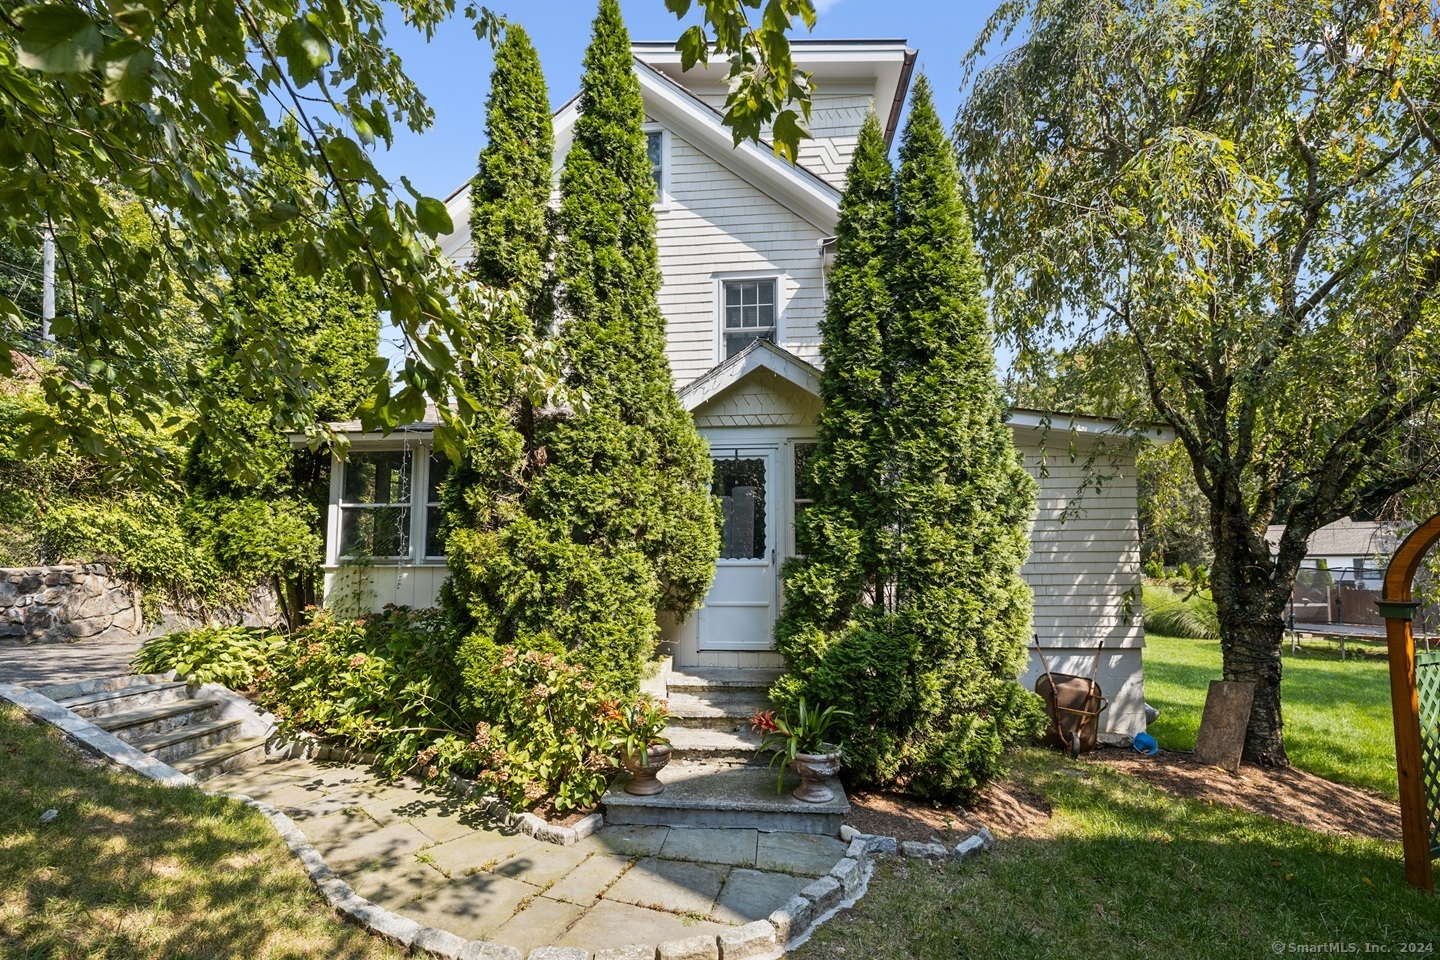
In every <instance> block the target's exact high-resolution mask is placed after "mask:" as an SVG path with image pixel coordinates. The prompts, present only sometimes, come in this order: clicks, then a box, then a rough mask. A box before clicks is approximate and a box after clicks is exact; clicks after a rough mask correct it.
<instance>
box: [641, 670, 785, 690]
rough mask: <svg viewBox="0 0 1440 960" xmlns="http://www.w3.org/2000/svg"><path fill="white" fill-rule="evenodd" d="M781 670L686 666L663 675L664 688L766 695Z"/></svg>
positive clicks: (780, 674)
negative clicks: (666, 675)
mask: <svg viewBox="0 0 1440 960" xmlns="http://www.w3.org/2000/svg"><path fill="white" fill-rule="evenodd" d="M784 673H785V671H784V670H766V669H761V668H758V667H756V668H746V667H686V668H685V669H684V670H672V671H670V675H669V677H668V678H666V687H667V688H668V689H669V692H670V693H671V694H672V695H673V694H676V693H699V692H701V691H710V690H727V691H730V692H732V693H738V692H740V691H742V690H749V691H753V692H756V693H760V694H765V693H767V692H768V691H769V690H770V687H771V686H773V685H774V683H775V681H776V680H779V679H780V677H781V676H782V675H783V674H784Z"/></svg>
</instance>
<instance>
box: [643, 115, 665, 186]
mask: <svg viewBox="0 0 1440 960" xmlns="http://www.w3.org/2000/svg"><path fill="white" fill-rule="evenodd" d="M645 155H646V156H647V157H649V158H650V175H651V176H652V177H654V178H655V200H656V201H657V202H659V201H661V200H663V199H664V198H665V131H663V130H652V131H648V132H647V133H646V134H645Z"/></svg>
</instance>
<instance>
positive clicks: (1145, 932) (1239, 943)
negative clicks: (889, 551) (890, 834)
mask: <svg viewBox="0 0 1440 960" xmlns="http://www.w3.org/2000/svg"><path fill="white" fill-rule="evenodd" d="M1016 764H1017V767H1018V774H1019V776H1020V779H1021V780H1022V781H1025V782H1027V784H1028V785H1030V786H1032V787H1033V788H1034V789H1036V790H1037V791H1038V792H1040V793H1041V794H1042V795H1043V796H1045V798H1046V799H1047V800H1048V801H1049V802H1050V803H1051V804H1052V805H1053V806H1054V818H1053V819H1052V821H1051V823H1050V824H1049V825H1048V827H1046V828H1044V829H1043V830H1042V831H1040V833H1039V834H1038V835H1035V836H1030V837H1024V838H1020V839H1017V840H1012V841H1008V842H1006V843H1004V844H1002V845H1000V847H999V848H998V849H997V850H996V852H995V853H994V854H993V855H991V856H989V857H985V858H980V859H977V860H973V861H968V862H966V863H964V864H959V865H953V866H933V865H930V864H925V863H918V862H913V861H897V860H890V861H887V862H885V863H882V864H881V865H880V866H879V867H878V869H877V872H876V876H875V877H874V879H872V881H871V884H870V890H869V893H868V894H867V896H866V898H865V899H864V900H863V901H861V902H860V904H858V905H857V907H856V908H855V910H853V911H851V912H850V913H849V914H847V915H845V916H842V917H841V918H840V919H838V920H837V921H836V922H834V923H832V924H831V925H830V926H828V927H825V928H822V929H821V931H820V932H819V933H818V934H817V936H816V939H815V941H814V942H813V943H812V944H811V945H807V946H806V947H805V948H803V949H802V950H801V951H799V952H798V953H797V954H796V957H797V960H822V958H824V960H828V958H832V957H842V956H843V957H856V956H863V957H867V958H876V960H900V958H907V960H909V958H914V960H950V958H958V957H974V958H990V957H995V958H1002V957H1006V958H1008V957H1027V958H1028V957H1035V958H1052V957H1054V958H1061V957H1064V958H1069V957H1075V958H1084V957H1136V958H1139V957H1155V956H1204V957H1206V958H1230V957H1234V958H1256V957H1263V956H1275V955H1287V954H1290V953H1299V952H1305V951H1304V950H1303V948H1298V947H1297V948H1292V947H1291V946H1290V945H1291V944H1297V945H1299V944H1323V943H1330V942H1336V943H1353V944H1356V945H1357V947H1356V948H1355V952H1358V953H1364V952H1366V947H1365V946H1364V945H1365V944H1367V943H1373V944H1384V945H1385V949H1386V950H1387V952H1391V953H1398V952H1400V949H1399V946H1398V945H1399V944H1400V943H1404V942H1410V943H1414V942H1422V943H1423V942H1435V941H1436V940H1437V939H1440V898H1436V897H1434V896H1431V895H1427V894H1422V893H1420V892H1418V891H1414V890H1410V889H1409V888H1407V887H1405V885H1404V882H1403V864H1402V860H1401V855H1400V848H1399V846H1398V844H1391V843H1382V842H1379V841H1372V840H1355V839H1348V838H1339V837H1332V836H1326V835H1322V834H1318V833H1313V832H1311V831H1308V830H1303V829H1300V828H1297V827H1291V826H1289V825H1286V824H1282V823H1278V822H1276V821H1273V820H1269V819H1267V818H1265V817H1259V816H1255V815H1252V814H1247V813H1244V812H1241V811H1237V810H1234V809H1231V808H1228V807H1225V806H1222V805H1218V804H1216V805H1211V804H1206V803H1201V802H1196V801H1188V800H1181V799H1177V798H1174V797H1170V796H1168V795H1166V794H1164V793H1162V792H1160V791H1158V790H1155V789H1153V788H1150V787H1148V786H1146V785H1144V784H1143V783H1141V782H1139V781H1137V780H1135V779H1134V778H1132V777H1127V776H1124V775H1123V774H1119V773H1116V772H1114V771H1112V770H1108V769H1106V768H1103V767H1097V766H1087V765H1084V764H1071V763H1069V762H1068V761H1064V760H1062V759H1060V758H1058V757H1054V756H1050V755H1041V754H1037V753H1035V752H1033V751H1026V752H1024V753H1022V754H1020V755H1019V756H1018V758H1017V760H1016ZM1275 943H1279V944H1280V950H1279V951H1278V952H1275V951H1274V947H1273V946H1272V945H1273V944H1275ZM1339 952H1346V951H1339Z"/></svg>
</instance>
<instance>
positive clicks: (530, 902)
mask: <svg viewBox="0 0 1440 960" xmlns="http://www.w3.org/2000/svg"><path fill="white" fill-rule="evenodd" d="M205 786H206V788H207V789H211V790H221V791H224V792H227V793H231V794H244V795H246V796H250V797H253V798H255V799H257V800H263V801H265V802H266V803H269V804H271V805H273V806H275V807H278V808H280V809H281V810H283V811H284V812H285V813H286V814H288V815H289V816H290V817H291V818H292V819H293V820H294V821H295V823H296V824H297V825H298V826H299V827H300V829H301V830H302V831H304V832H305V834H306V836H307V837H308V838H309V839H310V841H311V842H312V843H313V844H315V846H316V848H317V849H318V850H319V851H320V853H321V854H322V855H323V856H324V857H325V861H326V863H327V864H329V866H330V868H331V869H332V870H334V871H335V872H336V873H338V874H340V875H341V876H343V877H344V878H345V880H346V882H347V883H349V884H350V885H351V886H352V887H354V888H355V891H356V893H358V894H359V895H360V896H362V897H365V898H366V899H368V900H370V901H372V902H374V903H376V904H379V905H380V906H382V907H385V908H386V909H388V910H393V911H395V912H396V913H399V914H402V915H404V916H407V917H410V918H411V919H413V920H415V921H417V922H419V923H420V924H422V925H424V926H430V927H438V928H440V929H443V930H448V931H450V932H451V933H454V934H456V935H457V936H461V937H465V938H467V939H483V940H489V941H492V942H498V943H503V944H508V945H510V946H513V947H517V948H519V949H520V950H521V951H522V952H528V951H530V950H532V949H534V948H536V947H540V946H547V945H556V946H578V947H585V948H587V949H590V950H601V949H605V948H607V947H621V946H625V945H627V944H635V943H638V944H657V943H662V942H665V941H668V940H677V939H681V938H684V937H694V936H699V935H702V934H711V935H713V934H717V933H720V932H723V930H724V929H725V928H726V927H727V926H730V925H742V924H745V923H749V922H751V921H754V920H763V919H765V918H766V917H768V916H769V915H770V913H771V912H772V911H774V910H775V909H776V908H778V907H780V906H782V905H783V904H784V903H785V902H786V901H787V900H789V899H790V898H791V897H792V896H794V895H795V894H796V893H798V892H799V890H800V889H801V888H802V887H804V886H806V885H808V884H809V883H810V882H811V881H812V879H813V878H815V877H819V876H823V875H824V874H826V873H828V872H829V871H830V868H831V867H833V866H834V865H835V864H836V863H837V862H838V861H839V860H840V859H841V858H843V857H844V856H845V845H844V844H843V843H841V842H840V840H839V839H837V838H833V837H817V836H811V835H808V834H791V833H759V832H757V831H755V830H708V829H682V828H673V829H672V828H669V827H634V826H624V827H606V828H604V829H602V830H600V831H599V832H598V833H596V834H595V835H594V836H591V837H588V838H586V839H584V840H582V841H580V842H579V843H577V844H574V845H572V846H568V847H562V846H557V845H555V844H549V843H542V842H540V841H538V840H535V839H533V838H531V837H527V836H525V835H523V834H520V833H516V832H514V831H511V830H508V829H497V828H496V826H495V825H494V823H493V822H486V821H485V820H484V819H482V818H481V817H480V816H478V814H477V812H476V811H475V809H474V808H473V807H472V806H471V805H469V804H468V803H467V802H465V801H463V800H460V799H458V798H455V797H452V796H449V795H448V794H443V793H438V792H433V791H429V790H426V789H424V788H422V787H421V786H420V785H418V784H416V783H415V782H413V781H401V782H399V783H396V784H387V783H385V782H383V781H381V780H380V779H378V778H377V777H376V776H374V775H373V774H372V773H371V772H370V771H369V770H368V769H366V768H363V767H355V766H337V765H329V764H324V765H320V764H315V763H311V762H309V761H303V760H285V761H272V762H269V763H265V764H262V765H261V766H258V767H251V768H249V769H246V770H242V771H239V772H237V773H232V774H226V775H224V776H221V777H218V778H216V779H214V780H210V781H207V782H206V784H205Z"/></svg>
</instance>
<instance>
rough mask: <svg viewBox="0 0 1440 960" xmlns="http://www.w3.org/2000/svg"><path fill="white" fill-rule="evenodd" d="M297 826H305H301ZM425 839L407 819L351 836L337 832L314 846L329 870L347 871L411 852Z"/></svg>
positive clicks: (360, 868)
mask: <svg viewBox="0 0 1440 960" xmlns="http://www.w3.org/2000/svg"><path fill="white" fill-rule="evenodd" d="M300 829H301V830H304V829H305V828H304V827H303V826H302V827H301V828H300ZM429 842H430V841H429V840H428V839H426V837H425V834H423V833H421V832H420V831H419V830H416V829H415V828H414V827H412V826H410V825H409V824H408V823H397V824H395V825H394V826H393V827H378V828H377V829H375V830H371V831H368V832H366V833H362V834H357V835H356V836H353V837H345V836H337V837H334V838H333V839H331V840H329V841H327V842H325V843H316V844H315V849H316V850H319V851H320V855H321V856H322V857H324V858H325V862H326V863H327V864H328V865H329V866H330V869H331V870H334V871H335V872H336V873H339V874H351V873H355V872H356V871H357V870H362V869H364V868H365V867H367V866H369V865H370V864H372V863H383V862H386V861H389V860H396V859H398V858H400V857H405V856H411V855H413V854H414V853H415V852H416V851H417V850H419V849H420V848H421V847H423V846H425V845H426V844H427V843H429Z"/></svg>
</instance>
